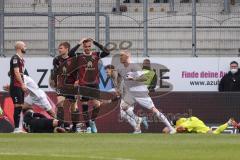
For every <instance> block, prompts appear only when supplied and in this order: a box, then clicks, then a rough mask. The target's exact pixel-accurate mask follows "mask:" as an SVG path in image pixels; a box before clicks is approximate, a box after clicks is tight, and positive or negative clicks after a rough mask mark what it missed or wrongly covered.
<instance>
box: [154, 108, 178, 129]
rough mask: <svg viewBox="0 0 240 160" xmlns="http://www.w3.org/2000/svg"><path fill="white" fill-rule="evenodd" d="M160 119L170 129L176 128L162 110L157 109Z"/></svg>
mask: <svg viewBox="0 0 240 160" xmlns="http://www.w3.org/2000/svg"><path fill="white" fill-rule="evenodd" d="M155 114H156V116H157V117H158V119H160V120H161V121H162V122H163V123H164V124H165V125H166V126H167V127H168V128H169V129H170V130H174V128H173V127H172V126H171V124H170V123H169V121H168V119H167V118H166V117H165V116H164V114H162V113H161V112H159V111H157V112H155Z"/></svg>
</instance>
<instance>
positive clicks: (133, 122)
mask: <svg viewBox="0 0 240 160" xmlns="http://www.w3.org/2000/svg"><path fill="white" fill-rule="evenodd" d="M120 112H121V117H122V118H123V119H125V120H127V121H128V123H129V124H130V125H131V126H132V127H133V128H134V129H135V128H136V126H137V123H136V121H135V120H134V119H133V118H131V117H130V116H129V115H127V113H126V112H125V111H124V110H120Z"/></svg>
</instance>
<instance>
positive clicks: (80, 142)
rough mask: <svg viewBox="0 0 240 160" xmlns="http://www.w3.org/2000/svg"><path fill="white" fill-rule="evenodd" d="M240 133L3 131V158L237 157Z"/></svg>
mask: <svg viewBox="0 0 240 160" xmlns="http://www.w3.org/2000/svg"><path fill="white" fill-rule="evenodd" d="M239 153H240V136H239V135H229V134H224V135H206V134H205V135H199V134H198V135H197V134H184V135H183V134H182V135H180V134H178V135H163V134H141V135H133V134H0V160H40V159H41V160H79V159H84V160H151V159H154V160H190V159H191V160H198V159H204V160H228V159H232V160H237V159H239Z"/></svg>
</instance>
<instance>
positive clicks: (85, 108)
mask: <svg viewBox="0 0 240 160" xmlns="http://www.w3.org/2000/svg"><path fill="white" fill-rule="evenodd" d="M82 114H83V119H84V121H85V125H86V127H90V124H89V114H88V105H87V104H83V105H82Z"/></svg>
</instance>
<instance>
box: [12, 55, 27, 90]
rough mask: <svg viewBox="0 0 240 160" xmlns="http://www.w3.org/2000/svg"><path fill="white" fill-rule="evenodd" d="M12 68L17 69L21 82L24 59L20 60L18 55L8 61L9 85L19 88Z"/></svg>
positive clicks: (19, 85) (19, 84)
mask: <svg viewBox="0 0 240 160" xmlns="http://www.w3.org/2000/svg"><path fill="white" fill-rule="evenodd" d="M14 68H19V72H20V74H21V77H22V80H23V81H24V79H23V73H24V70H25V68H24V59H23V58H21V57H20V56H19V55H18V54H15V55H13V56H12V58H11V60H10V85H12V86H17V87H21V83H20V82H19V81H18V80H17V79H16V75H15V73H14Z"/></svg>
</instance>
